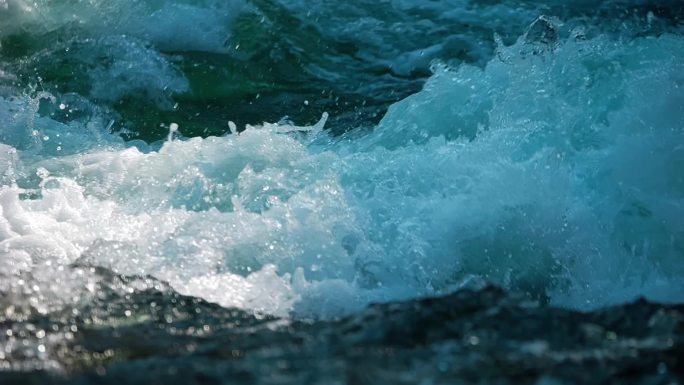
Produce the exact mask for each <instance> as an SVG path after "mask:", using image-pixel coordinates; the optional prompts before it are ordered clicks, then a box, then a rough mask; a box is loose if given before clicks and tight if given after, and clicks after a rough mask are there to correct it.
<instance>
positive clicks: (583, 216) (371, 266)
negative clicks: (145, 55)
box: [0, 35, 684, 317]
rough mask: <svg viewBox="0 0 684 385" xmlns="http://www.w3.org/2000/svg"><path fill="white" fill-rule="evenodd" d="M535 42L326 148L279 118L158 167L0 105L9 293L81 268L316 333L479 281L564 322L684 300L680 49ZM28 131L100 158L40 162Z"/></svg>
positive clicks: (447, 77) (1, 214) (63, 156)
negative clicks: (348, 316) (316, 325)
mask: <svg viewBox="0 0 684 385" xmlns="http://www.w3.org/2000/svg"><path fill="white" fill-rule="evenodd" d="M524 44H526V43H523V42H520V43H519V44H518V45H516V46H514V47H510V48H504V47H501V48H500V52H499V55H498V57H497V58H496V59H494V60H492V61H491V62H490V63H489V65H488V66H487V67H486V68H485V69H481V68H477V67H470V66H462V67H459V68H457V69H449V68H438V69H436V73H435V74H434V76H433V77H432V78H431V79H430V80H429V82H428V84H427V85H426V86H425V89H424V90H423V91H421V92H420V93H418V94H416V95H413V96H411V97H409V98H407V99H406V100H404V101H402V102H400V103H397V104H396V105H394V106H392V108H391V109H390V111H389V112H388V114H387V116H385V118H384V119H383V121H382V122H381V123H380V124H379V126H378V127H377V128H376V130H375V131H374V132H373V133H371V134H369V135H366V136H361V137H359V138H357V139H356V140H354V141H351V142H348V141H340V142H337V143H336V142H334V141H332V143H329V144H325V145H320V144H318V145H312V144H309V143H311V142H312V141H311V138H310V137H304V138H301V137H298V136H301V135H299V134H298V133H296V132H292V131H301V129H300V128H298V127H296V126H293V125H286V124H285V123H283V124H280V125H268V124H266V125H265V126H264V127H252V128H248V129H247V130H246V131H243V132H241V134H240V135H228V136H225V137H218V138H217V137H211V138H206V139H202V138H192V139H189V140H174V141H168V142H166V143H165V144H164V145H163V146H162V147H161V149H160V150H159V151H153V152H143V151H140V150H139V149H137V148H134V147H133V148H125V146H124V145H123V143H120V142H118V141H117V140H114V139H112V138H110V137H109V136H107V135H105V134H102V133H100V134H99V136H98V135H95V134H93V133H91V131H89V130H88V129H85V128H84V127H83V124H84V123H77V122H74V123H73V124H72V125H64V124H60V123H57V122H53V121H51V120H49V119H47V118H44V117H38V116H36V112H35V111H37V110H32V109H31V108H32V107H30V106H32V104H31V101H30V100H29V99H26V98H25V99H16V100H12V101H7V100H4V99H2V100H0V114H4V115H3V116H7V117H11V119H6V120H3V122H8V123H3V126H0V134H2V135H4V136H3V142H5V143H6V144H5V145H4V147H2V149H3V150H7V153H8V154H10V152H11V155H9V156H0V167H3V168H4V169H5V170H10V169H12V173H13V175H14V176H12V177H11V178H10V179H14V180H16V181H18V182H17V183H18V185H14V184H12V182H8V179H5V180H3V185H2V187H0V207H1V209H0V261H2V266H3V271H4V273H3V274H4V275H5V277H6V279H5V278H3V280H4V281H5V282H10V284H9V286H12V284H11V283H12V282H17V280H18V279H19V278H18V277H19V275H20V274H21V273H22V272H27V271H30V272H31V273H32V274H35V275H39V276H42V277H44V278H43V281H48V279H47V278H45V277H52V278H53V279H59V278H60V277H61V274H66V273H63V272H62V271H60V270H57V269H55V266H62V267H64V266H66V265H68V264H70V263H73V262H75V261H78V262H79V263H81V264H91V265H96V266H104V267H108V268H110V269H113V270H114V271H116V272H120V273H126V274H151V275H153V276H155V277H157V278H159V279H162V280H165V281H168V282H169V283H170V284H171V285H172V286H173V287H174V288H176V289H177V290H179V291H181V292H182V293H186V294H191V295H195V296H199V297H203V298H206V299H208V300H211V301H214V302H217V303H220V304H222V305H225V306H239V307H243V308H247V309H252V310H258V311H260V312H266V313H273V314H287V313H288V312H293V313H294V314H295V315H298V316H312V315H313V316H322V317H331V316H336V315H340V314H344V313H346V312H350V311H354V310H356V309H358V308H360V307H362V306H363V305H365V304H367V303H369V302H372V301H387V300H391V299H400V298H410V297H416V296H423V295H430V294H436V293H443V292H447V291H449V290H453V289H454V288H456V287H458V286H459V285H462V284H464V283H463V282H466V281H469V280H470V281H472V280H473V279H475V280H477V279H478V277H483V278H485V279H489V280H493V281H496V282H499V283H501V284H503V285H505V286H507V287H509V288H511V289H514V290H523V291H530V292H533V293H537V294H539V293H543V292H545V293H547V294H548V295H549V296H550V298H551V301H553V302H554V303H557V304H562V305H565V306H569V307H580V308H586V307H592V306H600V305H605V304H609V303H614V302H618V301H624V300H628V299H631V298H633V297H634V296H636V295H649V296H651V297H652V298H655V299H659V300H667V301H680V302H681V301H684V297H683V296H682V293H684V284H683V282H684V280H683V279H682V277H684V267H683V266H682V264H681V261H680V257H681V255H682V250H684V248H683V245H684V238H683V237H684V228H683V226H684V224H683V222H682V221H681V218H682V216H683V215H684V212H682V207H684V205H683V204H682V203H684V202H682V199H684V183H683V182H682V178H681V169H682V167H683V165H684V156H683V155H682V154H684V150H682V149H684V130H683V129H684V111H682V106H684V79H683V78H682V75H681V74H682V73H684V71H683V70H684V68H682V63H684V57H682V55H684V41H683V40H682V39H681V38H678V37H675V36H669V35H663V36H660V37H658V38H640V39H636V40H634V41H632V42H630V43H622V42H616V41H613V40H610V39H608V38H596V39H593V40H586V41H566V42H563V43H562V44H559V45H558V46H557V47H556V48H554V49H553V50H548V51H545V52H541V53H534V54H533V53H529V51H526V46H525V45H524ZM521 52H522V53H521ZM655 94H657V95H661V96H660V97H658V98H654V97H652V95H655ZM28 122H31V123H30V124H31V125H32V126H31V127H33V129H32V130H30V131H31V132H33V131H39V133H40V134H41V135H43V134H48V132H49V135H50V136H55V135H57V134H59V133H64V132H71V133H72V134H71V135H73V136H72V137H73V138H76V139H77V142H78V143H80V144H79V145H78V146H76V147H75V148H85V149H82V150H77V151H71V152H67V153H62V152H51V151H50V150H49V149H45V148H44V147H41V148H37V147H35V145H34V144H32V143H31V141H30V138H31V134H30V133H29V132H28V131H27V130H26V129H25V127H26V126H28V124H29V123H28ZM324 122H325V119H323V120H322V121H321V122H319V124H317V125H314V126H311V127H308V128H306V129H304V131H320V129H321V126H322V124H323V123H324ZM79 124H81V126H79ZM97 127H101V126H97ZM79 128H80V130H79ZM22 130H23V131H22ZM236 131H237V130H236ZM280 131H286V133H282V132H280ZM95 132H97V130H95ZM304 135H305V136H306V134H304ZM318 135H325V134H324V133H319V134H318ZM321 142H326V143H328V142H330V141H321ZM79 146H82V147H79ZM13 149H16V151H15V150H13ZM39 168H42V169H44V171H42V172H41V173H40V174H41V175H42V178H38V177H36V171H37V170H38V169H39ZM27 192H31V193H32V194H31V196H32V199H22V197H21V196H22V195H23V194H26V193H27ZM67 270H68V269H67ZM43 281H41V282H43ZM0 289H1V288H0ZM5 290H13V289H11V288H9V289H7V288H6V289H5ZM56 293H62V294H63V295H62V296H59V295H57V294H56ZM64 296H65V297H66V298H67V299H66V300H68V298H70V295H69V294H68V293H65V292H62V291H54V292H53V295H52V296H49V297H44V301H46V302H45V306H46V307H45V308H48V306H47V305H49V304H52V303H61V302H59V301H57V300H56V299H55V297H60V298H62V297H64ZM66 300H65V299H63V300H61V301H66Z"/></svg>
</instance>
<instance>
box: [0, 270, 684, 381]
mask: <svg viewBox="0 0 684 385" xmlns="http://www.w3.org/2000/svg"><path fill="white" fill-rule="evenodd" d="M134 287H135V288H137V289H135V290H133V289H131V288H134ZM112 288H117V289H116V290H114V289H112ZM121 288H127V289H124V290H120V289H121ZM99 290H100V291H99V292H100V293H102V294H101V295H99V296H98V299H96V300H95V301H93V302H91V303H90V304H88V305H85V306H81V307H80V308H79V309H78V310H75V308H73V309H68V310H64V311H62V312H61V313H60V312H58V313H53V314H49V315H40V314H34V313H31V312H25V313H23V314H21V313H20V312H16V311H15V312H14V313H13V316H8V314H9V311H8V310H7V308H6V309H5V312H4V314H5V316H4V317H3V318H1V319H2V322H0V329H2V331H3V333H1V334H0V352H4V353H2V356H0V365H1V366H2V371H0V383H2V384H4V385H10V384H67V383H69V384H90V383H97V384H123V383H127V384H219V383H224V384H326V385H329V384H566V383H567V384H578V383H585V384H678V383H681V382H682V380H683V378H684V371H683V370H682V368H684V362H683V361H684V306H682V305H677V306H668V305H662V304H654V303H649V302H648V301H645V300H638V301H636V302H633V303H630V304H625V305H622V306H616V307H610V308H605V309H601V310H597V311H593V312H588V313H582V312H576V311H571V310H566V309H560V308H554V307H550V306H547V305H544V304H539V303H538V302H535V301H531V300H529V299H527V298H525V297H522V296H517V295H512V294H509V293H506V292H504V291H503V290H502V289H500V288H498V287H495V286H486V287H482V288H477V289H463V290H460V291H458V292H456V293H454V294H451V295H447V296H444V297H439V298H427V299H420V300H413V301H408V302H397V303H389V304H379V305H372V306H370V307H368V308H367V309H366V310H365V311H363V312H361V313H359V314H355V315H352V316H349V317H346V318H343V319H340V320H336V321H301V320H287V319H278V318H274V317H269V316H259V315H253V314H249V313H246V312H243V311H241V310H235V309H225V308H222V307H219V306H217V305H214V304H211V303H207V302H205V301H203V300H200V299H196V298H191V297H185V296H182V295H179V294H177V293H175V292H173V291H171V290H170V289H169V288H167V287H165V286H163V285H162V284H160V283H159V282H155V281H154V280H151V279H143V278H130V277H118V276H114V277H110V286H109V290H108V289H107V288H103V287H100V288H99Z"/></svg>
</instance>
